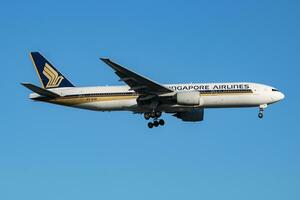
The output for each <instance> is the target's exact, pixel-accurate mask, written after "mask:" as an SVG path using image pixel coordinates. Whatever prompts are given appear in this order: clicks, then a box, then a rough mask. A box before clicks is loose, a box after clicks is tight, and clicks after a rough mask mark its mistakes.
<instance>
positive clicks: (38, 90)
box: [21, 83, 60, 98]
mask: <svg viewBox="0 0 300 200" xmlns="http://www.w3.org/2000/svg"><path fill="white" fill-rule="evenodd" d="M21 84H22V85H23V86H24V87H26V88H28V89H29V90H31V91H33V92H35V93H37V94H39V95H42V96H45V97H50V98H56V97H59V96H60V95H58V94H56V93H54V92H52V91H50V90H47V89H44V88H40V87H38V86H36V85H33V84H31V83H21Z"/></svg>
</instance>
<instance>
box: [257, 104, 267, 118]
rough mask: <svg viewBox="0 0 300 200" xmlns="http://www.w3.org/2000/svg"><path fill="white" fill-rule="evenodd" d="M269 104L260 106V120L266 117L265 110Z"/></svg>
mask: <svg viewBox="0 0 300 200" xmlns="http://www.w3.org/2000/svg"><path fill="white" fill-rule="evenodd" d="M267 106H268V105H267V104H263V105H260V106H259V113H258V117H259V118H260V119H262V118H263V117H264V110H265V108H267Z"/></svg>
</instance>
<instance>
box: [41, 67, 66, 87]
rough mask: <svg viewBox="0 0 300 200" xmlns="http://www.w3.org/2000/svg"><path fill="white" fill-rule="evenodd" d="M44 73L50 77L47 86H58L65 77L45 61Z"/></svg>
mask: <svg viewBox="0 0 300 200" xmlns="http://www.w3.org/2000/svg"><path fill="white" fill-rule="evenodd" d="M43 74H44V75H45V76H46V77H47V79H48V83H47V85H46V88H52V87H58V86H59V85H60V83H61V82H62V80H63V79H64V77H63V76H59V75H58V73H57V72H56V71H55V70H54V69H53V68H52V67H51V66H50V65H49V64H48V63H45V66H44V70H43Z"/></svg>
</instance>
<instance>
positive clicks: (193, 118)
mask: <svg viewBox="0 0 300 200" xmlns="http://www.w3.org/2000/svg"><path fill="white" fill-rule="evenodd" d="M174 116H175V117H177V118H179V119H182V121H186V122H197V121H203V118H204V109H203V108H202V109H197V110H192V111H187V112H177V113H176V114H175V115H174Z"/></svg>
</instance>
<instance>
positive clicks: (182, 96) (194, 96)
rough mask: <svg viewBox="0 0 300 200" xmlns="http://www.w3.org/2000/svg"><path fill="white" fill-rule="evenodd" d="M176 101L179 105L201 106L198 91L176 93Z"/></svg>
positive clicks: (201, 100)
mask: <svg viewBox="0 0 300 200" xmlns="http://www.w3.org/2000/svg"><path fill="white" fill-rule="evenodd" d="M175 97H176V101H177V103H178V104H181V105H192V106H202V105H203V99H202V97H201V95H200V92H198V91H189V92H178V93H177V94H176V95H175Z"/></svg>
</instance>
